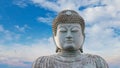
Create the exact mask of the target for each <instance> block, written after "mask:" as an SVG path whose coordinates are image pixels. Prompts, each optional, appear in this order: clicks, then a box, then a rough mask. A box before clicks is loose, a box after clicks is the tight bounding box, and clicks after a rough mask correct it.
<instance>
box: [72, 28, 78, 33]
mask: <svg viewBox="0 0 120 68" xmlns="http://www.w3.org/2000/svg"><path fill="white" fill-rule="evenodd" d="M71 31H72V32H77V31H79V28H78V27H73V28H72V29H71Z"/></svg>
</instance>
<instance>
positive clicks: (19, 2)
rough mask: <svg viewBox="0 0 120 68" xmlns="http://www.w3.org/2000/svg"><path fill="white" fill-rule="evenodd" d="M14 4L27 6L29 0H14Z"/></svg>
mask: <svg viewBox="0 0 120 68" xmlns="http://www.w3.org/2000/svg"><path fill="white" fill-rule="evenodd" d="M13 4H14V5H17V6H19V7H21V8H25V7H27V6H28V5H27V2H26V1H25V0H13Z"/></svg>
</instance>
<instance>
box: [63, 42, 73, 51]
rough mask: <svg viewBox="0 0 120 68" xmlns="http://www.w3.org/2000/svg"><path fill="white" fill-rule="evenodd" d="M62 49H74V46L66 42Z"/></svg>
mask: <svg viewBox="0 0 120 68" xmlns="http://www.w3.org/2000/svg"><path fill="white" fill-rule="evenodd" d="M64 49H65V50H67V51H72V50H75V47H74V45H72V44H66V45H65V47H64Z"/></svg>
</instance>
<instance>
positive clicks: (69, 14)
mask: <svg viewBox="0 0 120 68" xmlns="http://www.w3.org/2000/svg"><path fill="white" fill-rule="evenodd" d="M64 23H79V24H80V26H81V27H82V33H83V35H84V28H85V23H84V19H83V18H82V17H81V16H80V15H79V14H78V13H77V12H76V11H74V10H63V11H61V12H60V13H59V14H58V16H57V17H56V18H55V19H54V20H53V24H52V30H53V34H54V35H55V36H56V30H57V26H58V24H64Z"/></svg>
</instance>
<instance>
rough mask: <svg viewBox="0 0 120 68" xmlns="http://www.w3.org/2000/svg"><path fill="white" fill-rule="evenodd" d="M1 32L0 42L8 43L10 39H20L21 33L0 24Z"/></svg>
mask: <svg viewBox="0 0 120 68" xmlns="http://www.w3.org/2000/svg"><path fill="white" fill-rule="evenodd" d="M0 33H1V39H0V43H6V42H8V41H12V40H18V39H19V38H20V35H19V34H16V33H14V32H12V31H9V30H7V29H5V28H4V27H3V26H2V25H0Z"/></svg>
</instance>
